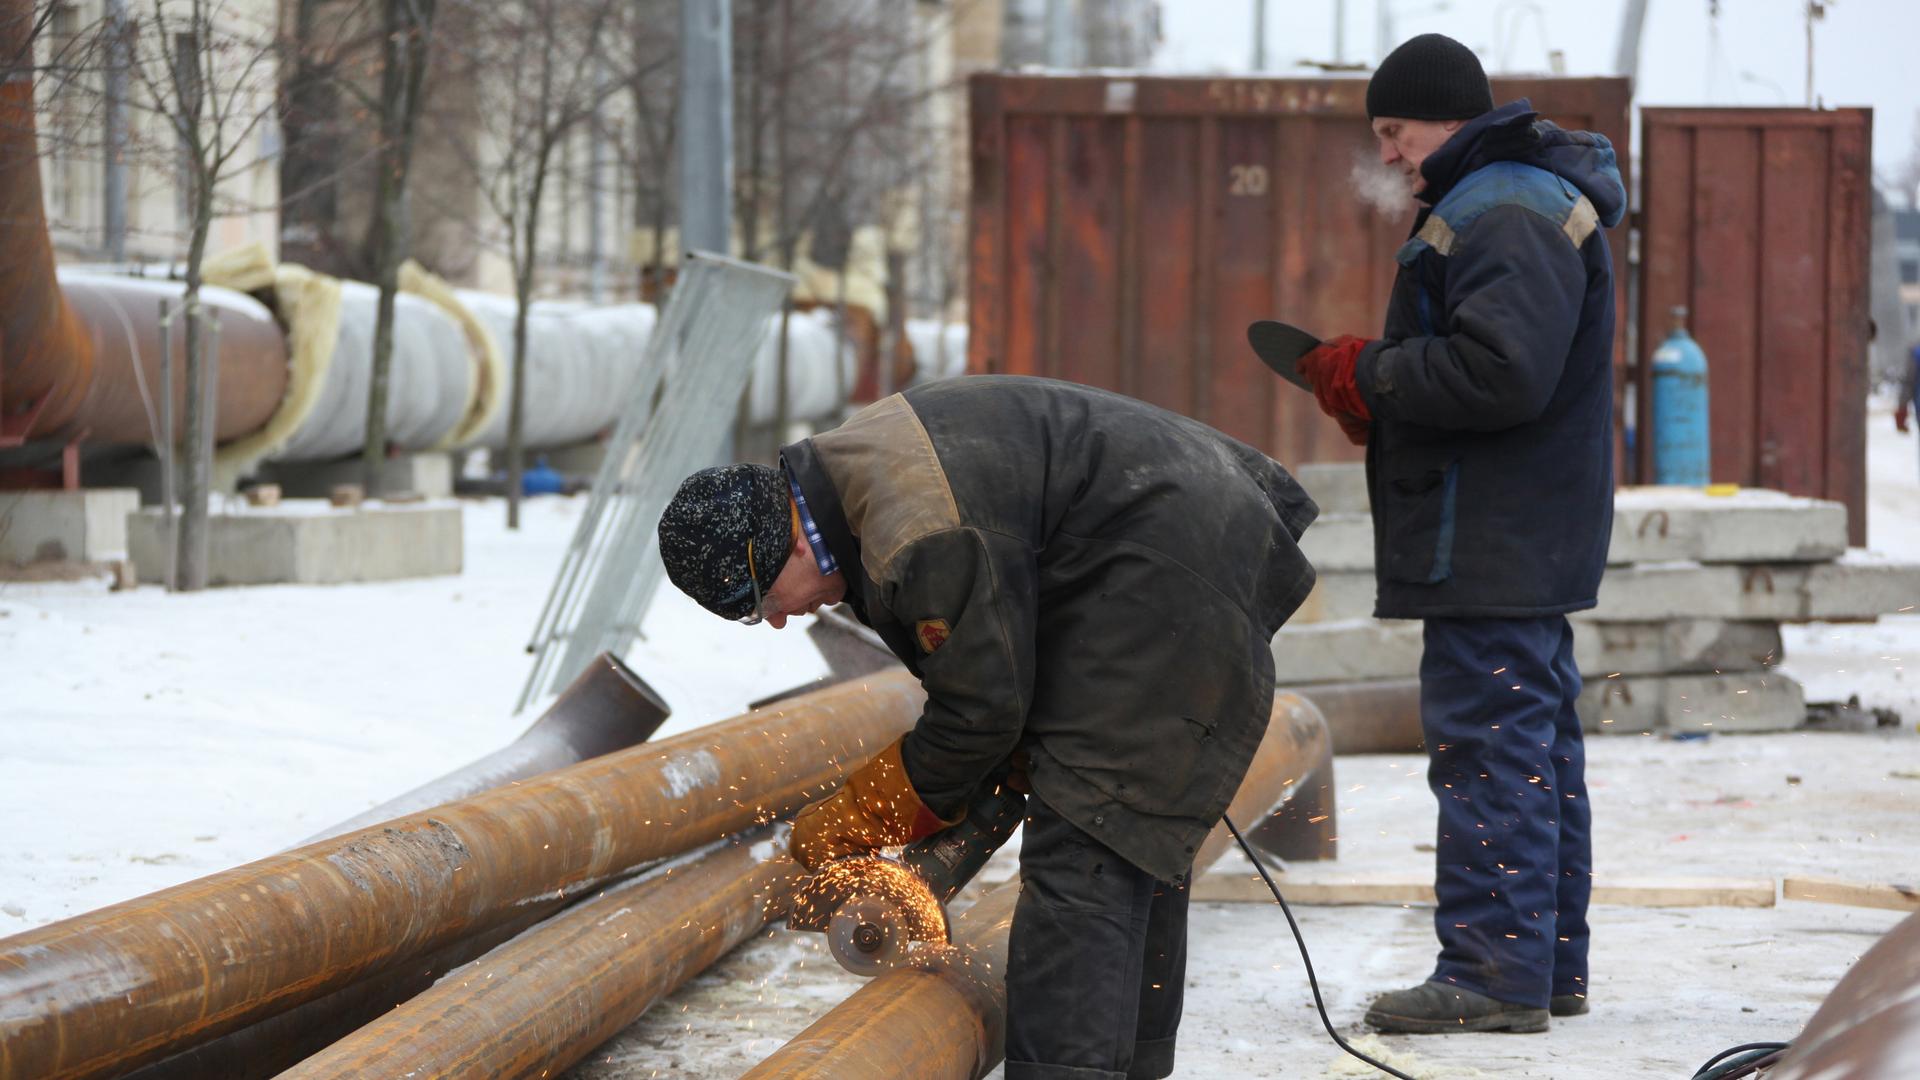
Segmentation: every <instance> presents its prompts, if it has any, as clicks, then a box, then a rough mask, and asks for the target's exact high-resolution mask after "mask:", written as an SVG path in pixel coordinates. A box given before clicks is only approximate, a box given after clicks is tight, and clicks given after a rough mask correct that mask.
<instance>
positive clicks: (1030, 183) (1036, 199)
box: [990, 116, 1053, 375]
mask: <svg viewBox="0 0 1920 1080" xmlns="http://www.w3.org/2000/svg"><path fill="white" fill-rule="evenodd" d="M1051 129H1052V124H1051V123H1050V122H1049V121H1048V120H1047V119H1046V118H1034V117H1026V116H1014V117H1009V118H1008V119H1007V131H1006V143H1007V164H1006V217H1007V237H1008V243H1007V246H1006V260H1007V261H1006V268H1005V280H1006V288H1005V289H1004V290H1003V291H1002V292H1001V294H1000V303H1001V304H1002V305H1003V310H1002V311H1001V313H1000V318H1001V319H1002V320H1004V325H1005V330H1004V331H1003V333H1004V335H1005V339H1006V349H1005V351H1004V352H1002V353H1001V354H1000V357H999V361H1000V366H999V367H998V368H995V369H990V370H994V371H997V372H1003V373H1006V374H1011V375H1038V374H1039V373H1040V367H1039V364H1040V353H1041V351H1042V349H1043V348H1044V347H1045V339H1044V337H1043V335H1044V333H1045V326H1044V324H1045V322H1046V308H1047V302H1048V300H1047V297H1048V294H1049V293H1050V292H1051V291H1052V277H1053V275H1052V274H1051V273H1049V268H1048V267H1047V257H1048V255H1049V254H1050V251H1049V247H1048V240H1049V238H1050V237H1051V235H1052V228H1051V226H1050V225H1049V224H1048V215H1047V210H1048V191H1047V169H1048V163H1049V160H1050V156H1051V155H1050V150H1051V145H1052V138H1051Z"/></svg>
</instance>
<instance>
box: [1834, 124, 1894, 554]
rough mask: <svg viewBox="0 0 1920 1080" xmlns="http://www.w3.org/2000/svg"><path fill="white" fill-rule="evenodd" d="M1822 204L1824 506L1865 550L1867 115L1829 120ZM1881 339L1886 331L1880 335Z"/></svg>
mask: <svg viewBox="0 0 1920 1080" xmlns="http://www.w3.org/2000/svg"><path fill="white" fill-rule="evenodd" d="M1832 119H1833V120H1834V129H1833V142H1832V160H1831V171H1830V174H1829V175H1830V180H1829V182H1828V185H1827V197H1828V199H1829V201H1830V203H1831V205H1832V208H1833V210H1832V213H1833V217H1832V223H1833V227H1832V228H1831V229H1830V230H1829V232H1828V239H1827V244H1828V247H1827V264H1828V278H1827V303H1826V308H1827V319H1826V323H1827V362H1828V365H1829V370H1830V375H1829V378H1828V380H1827V394H1828V398H1827V408H1826V414H1827V438H1826V440H1825V443H1824V445H1825V447H1826V472H1825V475H1824V476H1823V477H1822V481H1823V482H1822V483H1821V484H1820V486H1819V491H1820V494H1821V495H1823V496H1824V497H1825V498H1829V499H1837V500H1839V501H1840V502H1842V503H1845V504H1846V507H1847V536H1848V542H1849V543H1852V544H1854V545H1856V546H1864V545H1865V544H1866V542H1867V417H1866V409H1867V404H1866V403H1867V393H1866V390H1867V379H1868V375H1867V364H1868V360H1867V342H1868V332H1867V328H1868V320H1869V318H1870V308H1871V303H1870V295H1871V289H1870V282H1871V279H1872V273H1871V271H1870V269H1869V259H1870V252H1871V248H1872V232H1871V228H1870V225H1869V220H1870V218H1869V214H1870V212H1871V211H1870V208H1869V198H1870V196H1869V186H1870V184H1871V183H1872V180H1871V161H1870V156H1869V155H1870V151H1871V144H1872V137H1873V133H1872V124H1873V114H1872V113H1871V112H1870V111H1869V110H1865V109H1850V110H1844V111H1842V112H1841V113H1839V114H1836V115H1833V116H1832ZM1882 332H1883V333H1885V332H1886V331H1885V330H1882Z"/></svg>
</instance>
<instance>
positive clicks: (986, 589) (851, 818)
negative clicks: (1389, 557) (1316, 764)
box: [660, 376, 1318, 1080]
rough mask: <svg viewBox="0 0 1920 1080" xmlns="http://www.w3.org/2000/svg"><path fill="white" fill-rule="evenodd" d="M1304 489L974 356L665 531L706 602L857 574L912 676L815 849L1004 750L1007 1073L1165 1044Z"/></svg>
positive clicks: (1132, 1067) (1265, 695)
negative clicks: (875, 751) (907, 714)
mask: <svg viewBox="0 0 1920 1080" xmlns="http://www.w3.org/2000/svg"><path fill="white" fill-rule="evenodd" d="M1317 513H1318V511H1317V509H1316V508H1315V506H1314V504H1313V502H1312V501H1311V500H1310V499H1308V498H1307V495H1306V493H1305V492H1304V491H1302V490H1301V488H1300V486H1299V485H1298V484H1297V483H1295V482H1294V479H1293V477H1291V476H1290V475H1288V474H1287V472H1286V470H1285V469H1282V468H1281V467H1280V466H1279V465H1278V464H1276V463H1275V462H1273V461H1271V460H1269V459H1268V458H1267V457H1266V456H1265V455H1263V454H1261V453H1260V452H1258V451H1256V450H1254V449H1253V448H1252V447H1249V446H1246V445H1244V444H1241V443H1239V442H1235V441H1234V440H1232V439H1230V438H1228V437H1226V436H1225V435H1222V434H1220V433H1219V432H1216V431H1214V430H1212V429H1211V428H1208V427H1206V426H1204V425H1202V424H1200V423H1198V422H1196V421H1193V420H1189V419H1186V418H1185V417H1181V416H1176V415H1174V414H1172V413H1169V412H1165V411H1162V410H1160V409H1157V408H1154V407H1153V406H1150V405H1146V404H1143V403H1141V402H1138V401H1134V400H1132V399H1130V398H1125V397H1121V396H1119V395H1117V394H1111V393H1107V392H1106V391H1102V390H1095V389H1092V388H1089V387H1085V386H1078V385H1074V384H1071V383H1062V382H1053V381H1050V380H1046V379H1028V378H1016V377H1006V376H981V377H975V378H963V379H954V380H950V381H946V382H939V383H934V384H931V385H928V386H924V387H918V388H915V389H912V390H908V391H906V392H905V393H904V394H896V395H894V396H892V397H889V398H886V399H884V400H882V401H880V402H878V403H876V404H874V405H872V406H869V407H868V408H866V409H864V410H862V411H861V412H859V413H857V414H856V415H854V416H853V418H852V419H850V420H848V421H847V422H846V423H845V424H843V425H841V426H840V427H839V428H836V429H835V430H833V431H829V432H826V433H825V434H821V435H817V436H814V437H813V438H811V439H804V440H802V441H800V442H798V443H795V444H793V445H792V446H789V447H787V448H786V449H785V450H784V451H783V452H782V453H781V463H780V467H779V468H769V467H767V466H763V465H731V466H726V467H723V468H717V469H706V470H703V471H701V472H698V473H695V474H694V475H693V476H691V477H689V478H688V479H687V480H686V482H685V483H683V484H682V485H681V487H680V490H679V492H678V494H676V495H675V496H674V498H673V502H672V503H671V504H670V505H669V506H668V508H667V511H666V514H665V515H664V516H663V517H662V519H661V522H660V554H661V558H662V560H663V561H664V562H665V563H666V567H667V574H668V576H669V577H670V578H671V579H672V581H673V583H674V584H675V585H676V586H678V587H679V588H680V589H681V591H683V592H685V593H686V594H687V595H689V596H691V597H693V599H695V600H696V601H698V602H699V603H700V605H701V606H703V607H705V608H706V609H707V610H708V611H711V612H713V613H714V614H716V615H719V616H721V617H722V618H727V619H738V620H740V621H743V622H748V623H756V622H760V621H763V620H764V621H765V622H768V623H770V624H772V625H773V626H774V627H775V628H776V629H777V628H780V627H782V626H784V625H786V621H787V620H788V619H789V618H792V617H794V616H796V615H800V614H804V613H809V612H812V611H814V610H815V609H816V608H818V607H820V606H821V605H823V604H832V603H836V602H840V601H843V600H844V601H845V602H846V603H847V605H848V606H849V607H851V608H852V610H853V612H854V614H855V615H857V616H858V617H859V618H860V620H861V621H862V622H864V623H866V624H867V625H868V626H871V627H872V628H873V629H874V630H875V631H877V632H878V633H879V635H880V637H881V638H882V639H883V640H885V641H886V643H887V645H888V647H889V648H891V649H892V650H893V652H894V653H895V654H897V655H898V656H899V657H900V659H901V661H902V662H903V663H905V664H906V665H907V667H908V669H909V670H911V671H912V672H913V673H914V675H915V676H917V677H918V678H919V679H920V681H921V684H922V686H924V687H925V689H926V692H927V703H926V708H925V711H924V712H923V713H922V714H921V716H920V719H919V722H918V723H917V724H915V725H914V728H913V730H912V731H911V732H909V733H908V734H907V735H905V736H904V737H902V738H901V739H900V740H899V741H897V742H895V743H893V744H892V745H891V746H888V747H887V748H886V749H884V750H882V751H881V752H880V754H879V756H878V757H876V758H874V759H873V761H872V762H871V763H870V764H868V765H866V766H865V767H863V768H861V769H860V770H859V771H857V772H855V773H854V774H853V775H852V776H851V777H849V778H848V780H847V783H846V785H845V786H844V787H843V788H841V790H840V791H839V792H838V793H837V794H835V795H833V796H832V797H831V798H828V799H826V800H825V801H823V802H820V803H816V804H814V805H813V806H811V807H808V808H807V809H806V810H805V811H803V812H802V813H801V814H800V816H799V817H798V818H796V819H795V820H794V823H793V836H792V850H793V855H794V857H795V858H796V859H798V860H799V861H800V862H801V863H802V864H804V865H805V866H806V867H807V868H808V869H818V868H820V867H821V866H822V865H823V864H824V863H826V862H828V861H830V860H832V859H835V858H839V857H842V856H847V855H853V854H859V853H863V852H866V851H870V850H872V849H875V848H879V847H884V846H891V845H895V844H905V843H910V842H912V841H914V840H918V839H920V838H922V837H925V836H928V835H931V834H932V833H934V832H936V831H938V830H939V829H941V828H942V827H944V826H947V825H951V824H953V823H954V822H956V821H957V820H959V818H960V817H961V816H962V815H963V814H964V812H965V808H966V806H967V805H968V804H969V802H971V800H972V797H973V796H974V794H975V793H976V792H977V791H979V790H980V789H981V787H982V784H983V783H985V782H988V781H989V780H990V778H992V777H997V776H1003V775H1005V774H1006V770H1007V768H1008V763H1009V762H1010V761H1017V763H1018V765H1017V767H1018V769H1020V770H1021V771H1024V773H1025V776H1026V782H1025V784H1024V785H1022V784H1019V783H1015V784H1014V785H1013V786H1015V787H1025V788H1027V789H1029V790H1030V792H1031V794H1030V795H1029V797H1028V800H1027V816H1026V821H1025V834H1024V839H1023V841H1022V843H1021V848H1020V879H1021V889H1020V899H1019V902H1018V904H1017V906H1016V907H1015V910H1014V916H1013V927H1012V930H1011V933H1010V936H1009V940H1008V957H1007V971H1006V983H1007V1031H1006V1060H1007V1064H1006V1075H1007V1077H1008V1080H1069V1078H1071V1080H1124V1078H1147V1077H1162V1076H1166V1075H1168V1074H1170V1073H1171V1072H1172V1071H1173V1048H1174V1033H1175V1030H1176V1029H1177V1028H1178V1026H1179V1023H1180V1006H1181V997H1182V987H1183V985H1184V983H1185V969H1186V915H1187V885H1188V880H1187V879H1188V875H1189V874H1190V872H1191V870H1192V866H1193V857H1194V852H1195V850H1196V849H1198V848H1199V846H1200V842H1201V840H1202V839H1203V838H1204V837H1205V836H1206V834H1207V832H1208V830H1209V829H1211V828H1212V827H1213V825H1214V823H1215V822H1217V821H1219V820H1220V816H1221V814H1222V813H1223V812H1224V811H1225V809H1226V806H1227V803H1228V801H1229V800H1230V799H1231V798H1232V797H1233V795H1234V792H1235V791H1236V790H1237V789H1238V788H1239V786H1240V781H1241V778H1242V777H1243V776H1244V775H1245V773H1246V770H1247V767H1248V764H1249V763H1250V762H1251V760H1252V758H1253V753H1254V750H1255V748H1256V747H1257V746H1258V745H1259V743H1260V738H1261V735H1262V734H1263V733H1264V732H1265V730H1266V726H1267V718H1268V715H1269V712H1270V710H1271V708H1272V704H1273V655H1272V653H1271V652H1270V645H1269V642H1270V641H1271V639H1272V637H1273V635H1274V632H1275V631H1276V630H1278V629H1279V628H1280V625H1281V624H1282V623H1284V622H1285V621H1286V620H1287V617H1288V616H1290V615H1292V614H1293V612H1294V610H1295V609H1296V608H1297V607H1299V606H1300V604H1301V602H1302V601H1304V600H1305V599H1306V596H1307V593H1308V592H1309V591H1310V590H1311V589H1312V587H1313V568H1312V567H1311V566H1310V565H1308V563H1307V561H1306V559H1305V558H1304V557H1303V556H1302V555H1301V553H1300V549H1299V546H1298V544H1297V541H1298V539H1299V537H1300V533H1301V532H1302V531H1303V530H1304V529H1306V527H1307V525H1308V524H1309V523H1311V522H1312V520H1313V518H1314V516H1315V515H1316V514H1317ZM1016 752H1018V754H1019V757H1018V758H1015V755H1016Z"/></svg>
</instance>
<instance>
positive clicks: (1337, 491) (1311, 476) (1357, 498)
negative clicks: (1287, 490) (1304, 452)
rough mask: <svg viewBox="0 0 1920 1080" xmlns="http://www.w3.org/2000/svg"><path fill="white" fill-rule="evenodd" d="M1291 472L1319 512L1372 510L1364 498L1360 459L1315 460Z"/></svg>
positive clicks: (1364, 478)
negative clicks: (1317, 506)
mask: <svg viewBox="0 0 1920 1080" xmlns="http://www.w3.org/2000/svg"><path fill="white" fill-rule="evenodd" d="M1291 471H1292V473H1293V478H1294V479H1295V480H1298V481H1300V486H1301V487H1303V488H1306V489H1307V494H1309V495H1311V496H1313V501H1314V502H1315V503H1317V504H1319V506H1320V513H1322V514H1365V513H1369V512H1371V510H1372V506H1371V504H1370V503H1368V501H1367V467H1366V465H1365V464H1364V463H1362V462H1358V461H1316V462H1313V463H1311V464H1307V465H1301V466H1299V467H1298V468H1295V469H1292V470H1291ZM1309 531H1311V530H1309Z"/></svg>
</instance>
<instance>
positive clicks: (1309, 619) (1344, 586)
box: [1287, 529, 1374, 626]
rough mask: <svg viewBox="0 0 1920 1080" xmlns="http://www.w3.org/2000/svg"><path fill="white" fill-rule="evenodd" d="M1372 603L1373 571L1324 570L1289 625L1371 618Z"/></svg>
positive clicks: (1288, 622)
mask: <svg viewBox="0 0 1920 1080" xmlns="http://www.w3.org/2000/svg"><path fill="white" fill-rule="evenodd" d="M1307 531H1308V532H1309V533H1311V532H1312V531H1313V530H1311V529H1309V530H1307ZM1373 600H1374V584H1373V571H1371V570H1332V571H1321V572H1320V575H1319V578H1318V579H1317V580H1316V581H1315V582H1314V583H1313V591H1312V592H1311V593H1309V594H1307V599H1306V602H1305V603H1302V604H1301V605H1300V610H1299V611H1296V612H1294V613H1293V618H1291V619H1289V620H1288V621H1287V625H1288V626H1293V625H1296V624H1299V623H1318V622H1335V621H1339V620H1342V619H1366V618H1371V617H1372V616H1373Z"/></svg>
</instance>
